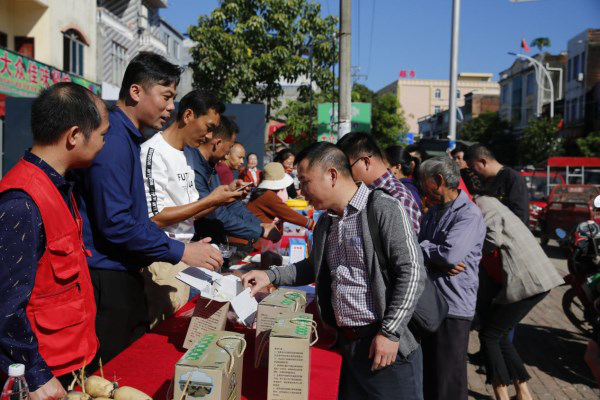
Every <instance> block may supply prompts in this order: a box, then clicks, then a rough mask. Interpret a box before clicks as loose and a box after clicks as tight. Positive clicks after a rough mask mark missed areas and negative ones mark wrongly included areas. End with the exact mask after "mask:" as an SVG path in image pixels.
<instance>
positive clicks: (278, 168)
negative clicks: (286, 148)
mask: <svg viewBox="0 0 600 400" xmlns="http://www.w3.org/2000/svg"><path fill="white" fill-rule="evenodd" d="M263 172H264V175H263V180H262V182H261V183H260V185H258V188H259V189H270V190H281V189H285V188H287V187H288V186H290V185H291V184H292V183H294V180H293V179H292V177H291V176H289V175H288V174H286V173H285V170H284V169H283V165H281V164H280V163H277V162H272V163H268V164H267V165H265V167H264V169H263Z"/></svg>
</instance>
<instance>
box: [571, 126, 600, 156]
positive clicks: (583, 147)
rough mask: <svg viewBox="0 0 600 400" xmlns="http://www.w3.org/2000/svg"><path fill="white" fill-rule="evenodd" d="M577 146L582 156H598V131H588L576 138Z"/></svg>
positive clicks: (599, 136)
mask: <svg viewBox="0 0 600 400" xmlns="http://www.w3.org/2000/svg"><path fill="white" fill-rule="evenodd" d="M576 143H577V147H578V148H579V151H580V152H581V155H582V156H584V157H598V155H599V154H600V132H590V133H589V134H588V135H587V136H586V137H582V138H579V139H577V140H576Z"/></svg>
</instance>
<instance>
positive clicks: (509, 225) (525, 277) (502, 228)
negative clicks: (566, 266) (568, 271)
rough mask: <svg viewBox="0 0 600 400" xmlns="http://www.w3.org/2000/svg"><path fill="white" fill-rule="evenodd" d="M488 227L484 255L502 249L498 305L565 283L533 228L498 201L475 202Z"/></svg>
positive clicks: (477, 200)
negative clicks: (533, 232) (535, 235)
mask: <svg viewBox="0 0 600 400" xmlns="http://www.w3.org/2000/svg"><path fill="white" fill-rule="evenodd" d="M474 201H475V203H476V204H477V205H478V206H479V208H480V209H481V213H482V214H483V219H484V220H485V224H486V225H487V234H486V236H485V243H484V253H486V252H489V251H491V250H493V249H494V248H499V249H500V254H501V256H502V276H503V278H504V279H503V284H502V288H501V289H500V292H499V293H498V295H497V296H496V298H495V299H494V302H495V303H499V304H510V303H515V302H517V301H519V300H523V299H526V298H528V297H531V296H534V295H536V294H539V293H544V292H547V291H549V290H550V289H552V288H554V287H556V286H559V285H561V284H563V283H564V279H563V278H561V277H560V275H559V274H558V272H557V271H556V268H555V267H554V265H553V264H552V261H550V259H548V257H547V256H546V253H544V250H543V249H542V247H541V246H540V245H539V243H538V241H537V239H536V238H535V237H534V236H533V234H532V233H531V231H530V230H529V228H527V226H525V224H524V223H523V221H521V220H520V219H519V218H518V217H517V216H516V215H515V214H514V213H513V212H512V211H510V210H509V209H508V208H507V207H506V206H505V205H503V204H502V203H501V202H500V201H499V200H498V199H496V198H494V197H489V196H481V197H477V198H475V199H474Z"/></svg>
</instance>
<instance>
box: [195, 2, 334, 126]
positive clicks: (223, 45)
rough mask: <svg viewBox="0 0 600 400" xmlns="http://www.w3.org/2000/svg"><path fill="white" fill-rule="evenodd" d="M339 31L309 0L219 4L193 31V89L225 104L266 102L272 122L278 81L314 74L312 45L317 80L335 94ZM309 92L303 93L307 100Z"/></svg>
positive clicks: (330, 18)
mask: <svg viewBox="0 0 600 400" xmlns="http://www.w3.org/2000/svg"><path fill="white" fill-rule="evenodd" d="M336 26H337V19H336V18H334V17H332V16H328V17H326V18H322V17H321V5H320V4H319V3H317V2H314V1H311V0H220V1H219V7H217V8H216V9H214V10H213V11H212V13H211V14H210V15H207V16H200V17H199V19H198V25H197V26H192V27H190V28H189V34H190V38H191V39H192V40H194V41H195V42H196V43H197V45H196V46H195V47H194V48H193V49H192V50H191V54H192V57H193V60H194V62H193V63H192V67H193V70H194V86H195V87H197V88H202V89H206V90H211V91H212V92H214V93H215V94H216V95H218V96H219V97H220V98H221V99H222V100H223V101H226V102H227V101H231V100H232V99H233V98H234V97H235V96H237V95H238V94H241V95H242V96H243V101H244V102H251V103H257V102H265V103H266V105H267V115H266V117H267V119H269V118H270V116H271V110H272V109H273V108H277V107H279V106H280V104H279V103H280V102H279V101H278V100H277V99H278V98H279V97H280V96H281V95H282V94H283V89H282V88H281V85H280V84H279V83H278V82H279V81H280V80H281V79H285V80H287V81H290V82H293V81H295V80H296V79H297V78H299V77H301V76H304V77H308V76H309V75H310V62H309V57H308V55H309V53H310V50H309V49H310V47H311V45H312V49H313V52H312V54H313V57H312V64H313V74H312V76H313V80H314V82H315V83H316V85H317V86H318V87H319V88H320V89H321V90H323V91H326V92H327V91H331V85H332V73H331V70H330V67H331V65H332V64H333V63H336V62H337V49H336V46H335V44H334V43H333V41H332V40H331V38H332V37H333V34H334V33H335V32H336V29H337V28H336ZM309 90H310V89H309V87H308V85H307V86H306V87H304V88H302V89H301V97H302V98H303V100H306V99H307V95H308V92H309Z"/></svg>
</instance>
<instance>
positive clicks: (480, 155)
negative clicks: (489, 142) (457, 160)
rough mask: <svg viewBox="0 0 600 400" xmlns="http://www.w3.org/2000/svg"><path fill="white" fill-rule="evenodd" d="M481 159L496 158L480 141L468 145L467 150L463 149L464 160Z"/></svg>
mask: <svg viewBox="0 0 600 400" xmlns="http://www.w3.org/2000/svg"><path fill="white" fill-rule="evenodd" d="M482 159H485V160H490V161H494V160H496V157H494V153H492V151H491V150H490V149H488V148H487V147H485V146H484V145H482V144H481V143H476V144H474V145H472V146H469V148H468V149H467V151H465V156H464V160H465V161H466V162H473V161H477V160H482Z"/></svg>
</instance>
